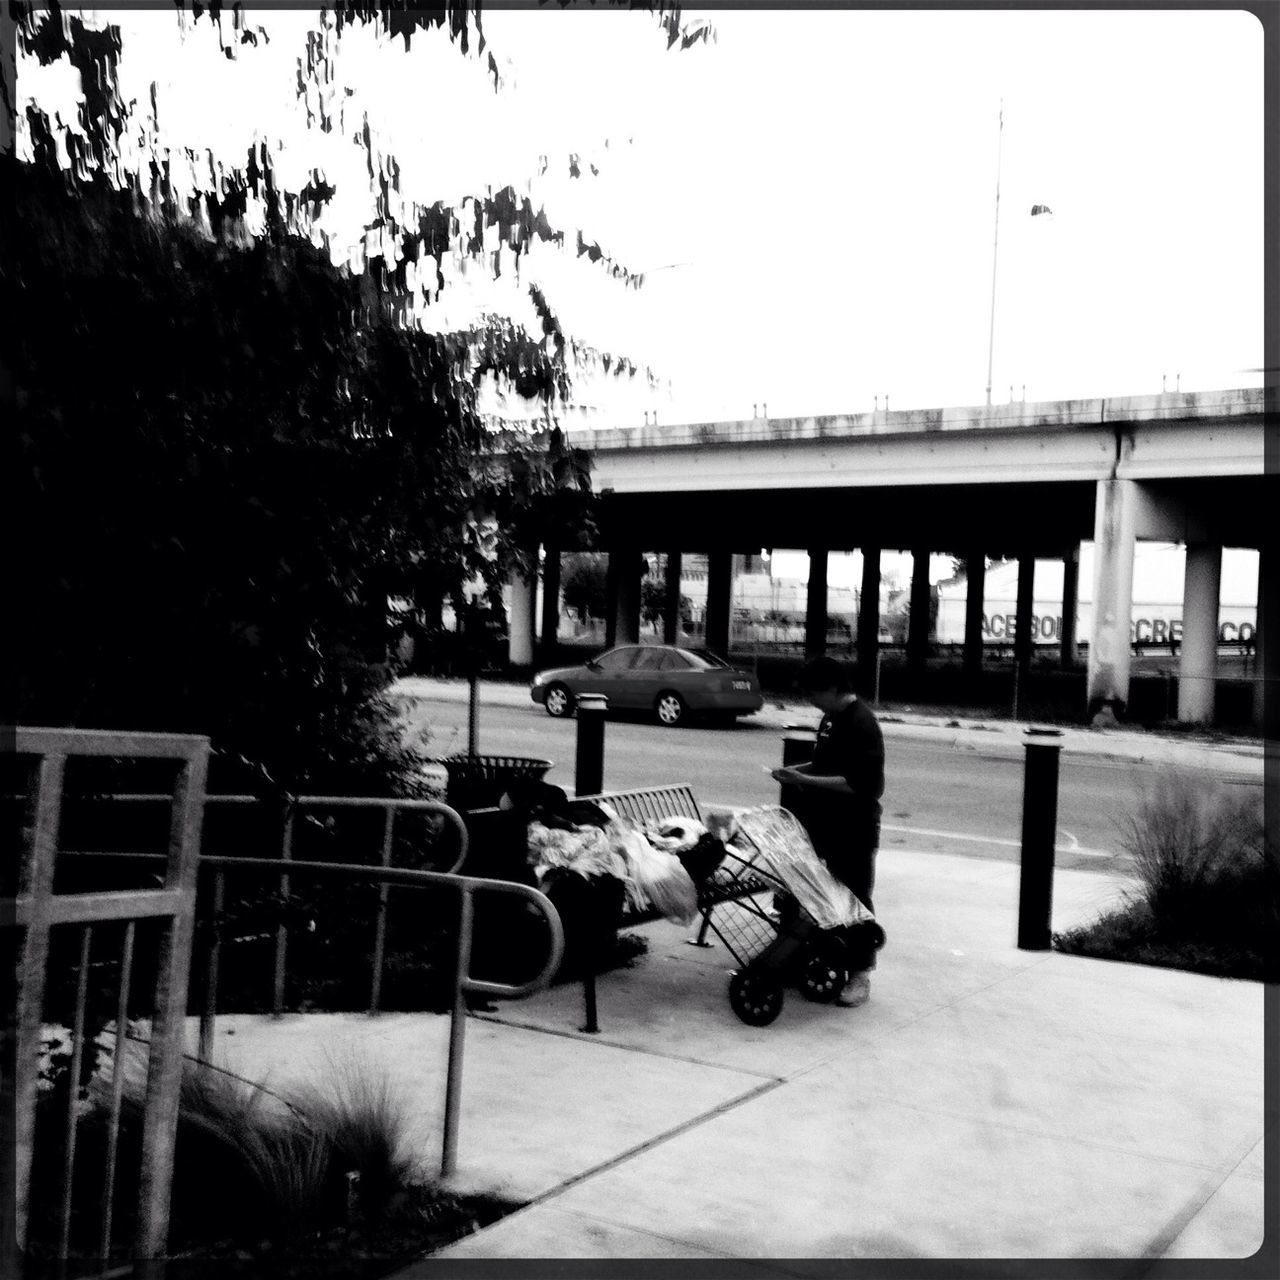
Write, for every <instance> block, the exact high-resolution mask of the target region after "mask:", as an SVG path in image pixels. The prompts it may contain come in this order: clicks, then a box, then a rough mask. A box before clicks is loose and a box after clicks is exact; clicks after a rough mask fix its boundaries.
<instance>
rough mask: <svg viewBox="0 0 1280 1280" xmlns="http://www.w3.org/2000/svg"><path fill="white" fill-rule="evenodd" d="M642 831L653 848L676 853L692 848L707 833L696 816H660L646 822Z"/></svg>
mask: <svg viewBox="0 0 1280 1280" xmlns="http://www.w3.org/2000/svg"><path fill="white" fill-rule="evenodd" d="M644 833H645V835H646V836H647V837H648V840H649V843H650V844H651V845H653V847H654V848H655V849H665V850H667V852H668V853H676V854H678V853H681V852H683V851H684V850H685V849H692V848H693V846H694V845H695V844H697V843H698V841H699V839H701V837H702V836H704V835H706V834H707V829H706V827H704V826H703V825H702V823H700V822H699V821H698V820H697V818H661V819H659V820H658V821H657V822H653V823H649V824H647V825H646V826H645V828H644Z"/></svg>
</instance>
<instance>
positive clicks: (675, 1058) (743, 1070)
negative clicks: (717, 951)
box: [469, 1012, 786, 1084]
mask: <svg viewBox="0 0 1280 1280" xmlns="http://www.w3.org/2000/svg"><path fill="white" fill-rule="evenodd" d="M469 1016H470V1017H472V1018H474V1019H475V1020H476V1021H477V1022H488V1023H490V1024H492V1025H493V1026H498V1027H513V1028H515V1029H516V1030H519V1031H533V1032H538V1033H541V1034H543V1035H548V1036H561V1037H562V1038H564V1039H566V1040H576V1041H577V1042H578V1043H579V1044H585V1045H592V1046H595V1047H599V1048H601V1049H618V1050H620V1051H621V1052H623V1053H642V1054H644V1055H645V1056H646V1057H649V1058H660V1059H661V1060H662V1061H663V1062H683V1063H687V1064H688V1065H689V1066H691V1067H704V1068H709V1069H710V1070H712V1071H725V1072H728V1073H729V1074H731V1075H739V1076H748V1077H750V1078H751V1079H754V1080H761V1081H764V1082H765V1083H766V1084H784V1083H786V1077H785V1076H775V1075H772V1074H770V1073H769V1072H767V1071H753V1070H751V1068H750V1067H731V1066H726V1065H725V1064H723V1063H720V1062H708V1061H706V1059H704V1058H688V1057H685V1056H684V1055H683V1054H676V1053H659V1052H658V1051H657V1050H656V1049H646V1048H644V1047H642V1046H640V1045H630V1044H621V1043H620V1042H619V1041H617V1040H603V1039H600V1038H598V1037H597V1036H596V1035H589V1034H587V1033H586V1032H581V1031H567V1030H562V1029H561V1028H559V1027H540V1026H538V1025H537V1024H536V1023H533V1022H517V1021H515V1020H514V1019H508V1018H497V1017H494V1015H493V1014H485V1013H475V1012H472V1013H471V1014H470V1015H469Z"/></svg>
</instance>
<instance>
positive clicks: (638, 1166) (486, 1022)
mask: <svg viewBox="0 0 1280 1280" xmlns="http://www.w3.org/2000/svg"><path fill="white" fill-rule="evenodd" d="M1017 878H1018V869H1017V867H1015V866H1012V865H1010V864H1008V863H1002V862H988V861H980V860H975V859H969V858H962V857H951V856H947V855H942V854H934V853H915V852H905V851H902V850H897V849H895V850H892V851H886V852H883V853H882V855H881V858H880V861H879V874H878V883H877V892H876V905H877V908H878V910H879V913H880V918H881V920H882V921H883V923H884V925H885V928H886V930H887V932H888V939H889V940H888V944H887V945H886V947H885V950H884V951H883V952H882V953H881V956H880V965H879V968H878V970H877V972H876V974H875V978H874V982H873V988H874V989H873V994H872V999H871V1001H870V1002H869V1003H868V1004H867V1005H865V1006H863V1007H862V1008H859V1009H841V1008H838V1007H833V1006H825V1005H817V1004H812V1003H808V1002H806V1001H805V1000H804V999H803V998H802V997H801V996H800V994H799V993H798V992H788V994H787V997H786V1003H785V1006H784V1008H783V1010H782V1013H781V1015H780V1017H779V1018H778V1020H777V1021H776V1022H775V1023H773V1024H772V1025H771V1026H768V1027H763V1028H752V1027H748V1026H746V1025H744V1024H743V1023H741V1022H739V1021H738V1019H737V1018H736V1017H735V1016H734V1014H733V1013H732V1011H731V1009H730V1007H729V1003H728V999H727V995H726V987H727V977H728V971H729V969H730V968H731V967H732V965H733V961H732V958H731V957H730V955H729V954H728V953H727V952H726V951H725V949H724V947H723V946H722V945H719V944H717V945H716V946H715V947H713V948H711V949H699V948H696V947H693V946H689V945H687V939H688V938H690V937H691V936H692V935H693V932H694V930H692V929H683V928H680V927H678V926H675V925H671V924H668V923H659V924H655V925H651V926H647V927H646V929H645V930H644V933H645V935H646V937H647V940H648V944H649V950H648V954H647V955H646V956H644V957H642V958H641V959H640V960H639V961H638V962H637V964H636V965H635V966H634V967H633V968H632V969H629V970H623V971H619V972H616V973H611V974H608V975H605V976H604V977H602V978H601V980H600V983H599V1020H600V1026H601V1033H600V1034H598V1035H587V1034H585V1033H583V1032H581V1031H580V1030H579V1027H580V1025H581V1023H582V1009H581V989H580V988H579V987H577V986H575V985H568V986H561V987H556V988H553V989H551V990H549V991H546V992H542V993H540V994H538V995H536V996H534V997H532V998H530V999H528V1000H525V1001H522V1002H518V1003H511V1004H504V1005H501V1006H499V1008H498V1010H497V1011H496V1012H494V1013H487V1014H478V1015H473V1016H472V1017H470V1018H469V1019H468V1021H467V1028H468V1030H467V1052H466V1065H465V1078H464V1085H463V1097H464V1101H463V1113H462V1124H461V1134H460V1142H459V1166H460V1167H459V1173H458V1175H457V1176H456V1179H455V1184H456V1186H457V1187H458V1188H459V1189H484V1190H487V1191H491V1192H495V1193H498V1194H502V1195H505V1196H508V1197H511V1198H514V1199H517V1200H521V1201H525V1202H527V1204H526V1207H524V1208H522V1209H520V1210H518V1211H517V1212H515V1213H512V1214H511V1215H509V1216H508V1217H506V1218H504V1219H502V1220H500V1221H499V1222H497V1223H495V1224H493V1225H492V1226H490V1227H488V1228H486V1229H485V1230H482V1231H480V1232H478V1233H476V1234H474V1235H472V1236H469V1237H467V1238H465V1239H464V1240H461V1241H459V1242H457V1243H456V1244H454V1245H452V1246H450V1247H449V1248H447V1249H445V1250H443V1251H441V1252H440V1253H439V1254H437V1255H435V1256H433V1257H431V1258H427V1259H424V1260H422V1261H421V1262H419V1263H416V1264H414V1265H413V1266H411V1267H409V1268H408V1269H407V1270H405V1271H403V1272H402V1273H400V1277H399V1280H410V1278H413V1280H421V1278H423V1277H431V1276H436V1275H453V1274H457V1273H458V1272H459V1271H460V1270H461V1269H463V1267H465V1265H466V1264H465V1263H463V1262H461V1261H460V1260H463V1259H478V1258H488V1259H539V1258H543V1259H556V1258H578V1259H619V1258H640V1259H643V1258H669V1259H670V1258H675V1259H729V1260H733V1261H734V1263H735V1264H736V1266H735V1270H734V1274H742V1275H788V1274H796V1271H797V1269H796V1268H790V1267H788V1265H787V1264H786V1263H785V1262H781V1261H776V1260H780V1259H859V1258H876V1259H879V1258H957V1259H960V1258H967V1259H980V1258H988V1259H1085V1258H1121V1259H1158V1258H1216V1259H1222V1258H1241V1257H1246V1256H1248V1255H1250V1254H1252V1253H1253V1252H1254V1251H1255V1250H1257V1249H1258V1248H1259V1246H1260V1245H1261V1244H1262V1241H1263V1225H1264V1195H1263V1145H1264V1131H1265V1132H1267V1134H1268V1137H1267V1143H1268V1146H1269V1148H1270V1153H1269V1159H1270V1156H1273V1155H1274V1142H1275V1138H1276V1124H1275V1118H1276V1117H1275V1110H1274V1106H1275V1104H1274V1098H1273V1102H1272V1103H1271V1104H1265V1102H1264V1092H1263V1048H1264V1016H1263V1014H1264V1003H1267V1002H1269V1003H1270V1005H1271V1009H1270V1012H1271V1013H1272V1014H1273V1015H1274V1013H1275V1012H1276V1009H1275V1004H1276V991H1275V989H1265V988H1263V987H1262V986H1260V985H1259V984H1256V983H1247V982H1236V981H1229V980H1223V979H1215V978H1208V977H1202V976H1199V975H1194V974H1187V973H1179V972H1174V971H1169V970H1161V969H1154V968H1145V967H1141V966H1134V965H1125V964H1117V963H1111V962H1106V961H1096V960H1086V959H1081V958H1077V957H1071V956H1066V955H1060V954H1056V953H1051V952H1025V951H1019V950H1017V948H1016V947H1015V945H1014V937H1015V930H1016V917H1017V889H1018V885H1017ZM1124 888H1125V886H1124V883H1123V882H1122V881H1120V880H1119V879H1117V878H1116V877H1115V876H1114V875H1109V874H1103V873H1099V872H1095V871H1086V870H1072V871H1061V870H1060V871H1059V872H1058V874H1057V877H1056V881H1055V897H1054V927H1055V928H1056V929H1059V930H1061V929H1063V928H1065V927H1069V926H1071V925H1074V924H1077V923H1083V922H1085V921H1086V920H1088V919H1090V918H1092V917H1093V916H1094V915H1096V913H1098V912H1099V911H1100V910H1101V909H1103V908H1104V907H1106V906H1107V905H1108V904H1112V903H1114V902H1116V900H1117V899H1118V897H1119V896H1120V895H1121V894H1122V893H1123V892H1124ZM1275 1025H1276V1024H1275V1022H1274V1019H1273V1020H1272V1021H1271V1023H1270V1026H1271V1029H1272V1034H1274V1027H1275ZM447 1041H448V1020H447V1019H446V1018H443V1017H436V1016H431V1015H409V1014H394V1015H384V1016H381V1017H379V1018H376V1019H369V1018H367V1017H363V1016H359V1015H350V1016H344V1015H295V1016H292V1017H289V1018H286V1019H284V1020H282V1021H280V1022H274V1023H273V1022H271V1021H270V1020H268V1019H260V1018H248V1017H238V1018H230V1017H229V1018H223V1019H220V1020H219V1025H218V1036H217V1045H218V1050H217V1053H218V1057H219V1058H220V1059H221V1060H223V1061H225V1062H226V1063H227V1064H228V1065H230V1066H231V1067H233V1068H235V1069H237V1070H240V1071H241V1072H243V1073H244V1074H247V1075H250V1076H253V1077H255V1078H263V1077H266V1078H267V1080H268V1083H270V1084H272V1085H279V1084H281V1083H284V1082H286V1081H287V1080H288V1079H289V1078H291V1077H294V1076H296V1075H299V1074H304V1075H305V1074H307V1073H310V1072H312V1071H315V1070H317V1069H318V1065H319V1064H321V1063H322V1062H323V1060H324V1058H325V1056H326V1055H333V1054H334V1053H339V1054H340V1053H342V1052H343V1051H344V1049H348V1050H355V1051H358V1052H359V1053H360V1054H361V1055H362V1057H363V1058H364V1059H365V1060H367V1061H369V1062H374V1063H384V1064H386V1067H387V1069H388V1071H389V1072H390V1073H391V1074H392V1076H393V1078H394V1079H395V1080H396V1081H397V1082H398V1083H399V1085H400V1086H401V1087H402V1088H403V1089H404V1090H405V1091H406V1093H407V1095H408V1096H409V1097H410V1098H411V1100H412V1105H413V1109H414V1116H415V1130H414V1133H415V1142H416V1143H417V1146H418V1149H419V1151H420V1154H421V1156H422V1158H423V1162H424V1167H425V1168H426V1169H427V1170H428V1171H433V1170H434V1168H436V1167H438V1159H439V1143H440V1123H441V1115H442V1110H443V1093H444V1070H445V1061H446V1050H447ZM1273 1172H1274V1165H1273V1164H1268V1174H1269V1175H1270V1174H1272V1173H1273ZM1272 1203H1274V1197H1272ZM1271 1224H1272V1228H1273V1231H1274V1226H1275V1221H1274V1216H1272V1218H1271ZM1268 1248H1269V1249H1270V1250H1271V1251H1272V1252H1273V1253H1274V1251H1275V1249H1276V1236H1275V1235H1274V1234H1272V1236H1271V1238H1270V1242H1269V1245H1268ZM1015 1273H1016V1272H1015ZM1272 1273H1274V1269H1273V1270H1272ZM1259 1274H1266V1271H1265V1270H1263V1271H1260V1272H1259Z"/></svg>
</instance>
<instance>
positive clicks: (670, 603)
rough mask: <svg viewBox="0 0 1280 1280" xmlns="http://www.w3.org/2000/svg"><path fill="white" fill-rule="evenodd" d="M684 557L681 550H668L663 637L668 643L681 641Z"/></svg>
mask: <svg viewBox="0 0 1280 1280" xmlns="http://www.w3.org/2000/svg"><path fill="white" fill-rule="evenodd" d="M681 568H682V557H681V553H680V552H679V551H668V552H667V567H666V579H665V581H666V589H667V599H666V607H665V608H664V609H663V611H662V639H663V641H664V642H665V643H666V644H679V643H680V571H681Z"/></svg>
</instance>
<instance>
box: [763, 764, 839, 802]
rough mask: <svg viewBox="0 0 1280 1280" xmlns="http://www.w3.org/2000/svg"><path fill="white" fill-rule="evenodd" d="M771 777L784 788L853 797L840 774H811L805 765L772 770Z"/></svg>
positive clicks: (784, 766) (785, 766) (786, 766)
mask: <svg viewBox="0 0 1280 1280" xmlns="http://www.w3.org/2000/svg"><path fill="white" fill-rule="evenodd" d="M772 776H773V777H774V778H775V779H777V781H778V782H781V783H782V784H783V785H784V786H792V787H804V788H812V789H814V790H817V791H838V792H840V793H841V794H843V795H850V796H851V795H853V788H852V787H851V786H850V785H849V783H848V781H847V779H845V778H843V777H841V776H840V774H838V773H811V772H810V766H809V765H805V764H795V765H783V766H782V767H781V768H780V769H774V770H773V773H772Z"/></svg>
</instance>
